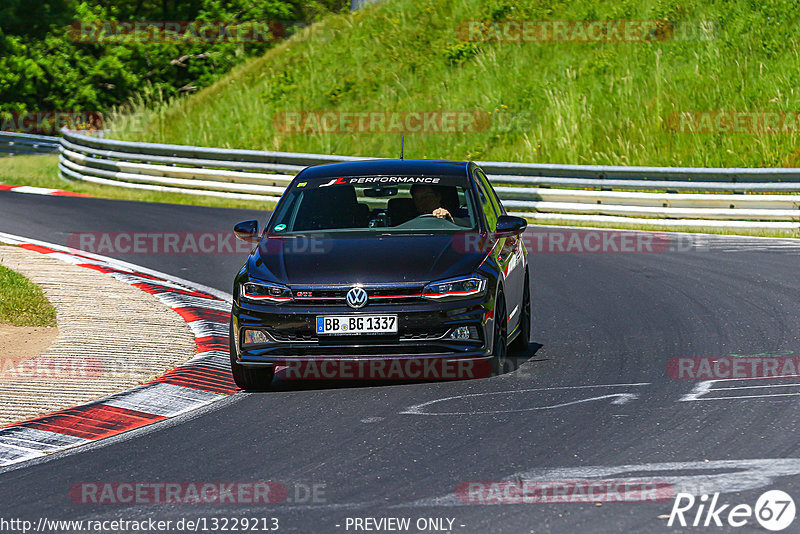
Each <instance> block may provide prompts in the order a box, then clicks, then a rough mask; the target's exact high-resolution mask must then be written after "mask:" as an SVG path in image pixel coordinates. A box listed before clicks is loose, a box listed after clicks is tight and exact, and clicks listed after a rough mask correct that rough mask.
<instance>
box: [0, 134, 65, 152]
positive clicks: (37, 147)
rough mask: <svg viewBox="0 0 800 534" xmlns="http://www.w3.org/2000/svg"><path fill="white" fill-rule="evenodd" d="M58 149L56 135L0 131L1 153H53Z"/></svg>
mask: <svg viewBox="0 0 800 534" xmlns="http://www.w3.org/2000/svg"><path fill="white" fill-rule="evenodd" d="M58 149H59V143H58V137H51V136H47V135H33V134H24V133H14V132H0V153H3V154H11V155H13V154H53V153H55V152H58Z"/></svg>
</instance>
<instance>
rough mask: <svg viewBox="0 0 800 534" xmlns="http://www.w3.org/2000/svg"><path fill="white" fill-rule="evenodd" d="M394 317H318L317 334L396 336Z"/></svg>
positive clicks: (395, 318) (395, 317) (395, 320)
mask: <svg viewBox="0 0 800 534" xmlns="http://www.w3.org/2000/svg"><path fill="white" fill-rule="evenodd" d="M396 333H397V316H396V315H321V316H320V315H318V316H317V334H339V335H358V334H396Z"/></svg>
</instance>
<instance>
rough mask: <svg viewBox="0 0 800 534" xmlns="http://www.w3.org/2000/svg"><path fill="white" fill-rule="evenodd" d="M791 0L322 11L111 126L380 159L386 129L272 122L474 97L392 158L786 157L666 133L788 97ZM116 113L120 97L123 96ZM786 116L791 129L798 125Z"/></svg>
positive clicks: (750, 142) (391, 137) (436, 0)
mask: <svg viewBox="0 0 800 534" xmlns="http://www.w3.org/2000/svg"><path fill="white" fill-rule="evenodd" d="M799 15H800V11H798V10H797V9H796V7H795V5H794V2H792V1H791V0H768V1H764V2H753V1H751V0H654V1H651V2H640V1H638V0H620V1H614V2H611V1H603V2H597V1H594V0H576V1H574V2H568V1H566V0H541V1H538V2H535V3H534V2H528V1H523V0H393V1H392V2H383V3H379V4H377V5H374V6H370V7H368V8H366V9H364V10H361V11H357V12H355V13H352V14H344V15H335V16H330V17H327V18H326V19H325V20H323V21H322V22H321V23H319V24H316V25H315V26H312V28H311V29H310V30H309V31H307V32H306V33H305V34H303V35H300V36H295V37H294V38H292V39H290V40H289V41H288V42H286V43H284V44H282V45H280V46H277V47H276V48H274V49H272V50H270V51H269V52H267V53H266V54H265V55H264V56H263V57H260V58H254V59H251V60H248V61H247V62H245V63H244V64H243V65H241V66H239V67H237V68H235V69H234V70H233V71H232V72H231V73H229V74H228V75H227V76H225V77H224V78H222V79H221V80H219V81H218V82H217V83H215V84H214V85H212V86H211V87H209V88H207V89H205V90H203V91H200V92H199V93H197V94H195V95H192V96H189V97H186V98H180V99H177V100H174V101H167V102H164V101H162V102H160V103H158V104H155V105H151V106H150V107H146V106H144V105H143V104H141V103H139V104H136V105H133V107H132V114H131V115H125V113H124V112H125V110H122V111H123V113H122V114H121V115H118V116H117V118H116V120H112V122H111V128H112V132H113V135H114V136H117V137H121V138H125V139H129V140H136V141H152V142H164V143H179V144H190V145H200V146H216V147H231V148H249V149H267V150H285V151H300V152H320V153H334V154H348V155H362V156H382V157H394V156H396V155H397V153H398V151H399V145H400V140H399V135H398V134H392V133H356V134H353V133H316V134H311V133H309V134H297V133H283V132H281V131H279V129H277V128H276V127H275V124H274V123H273V121H274V119H275V117H276V116H278V114H279V113H280V112H283V111H302V110H339V111H373V110H389V111H394V110H406V111H408V110H416V111H424V110H480V111H483V112H487V113H488V112H491V113H492V115H491V117H492V122H491V126H490V127H489V128H488V129H487V130H486V131H483V132H477V133H463V134H443V133H439V134H435V133H428V134H407V135H406V141H405V144H406V147H405V153H406V156H407V157H425V158H451V159H474V160H499V161H527V162H543V163H574V164H622V165H666V166H698V167H718V166H719V167H739V166H741V167H754V166H759V167H761V166H766V167H798V166H800V149H798V148H797V147H798V146H800V145H799V144H798V141H800V135H799V134H798V133H797V131H795V132H793V133H787V134H745V133H736V134H731V133H713V134H705V133H676V132H674V131H673V130H672V129H670V127H669V124H668V121H669V117H670V116H671V115H672V114H673V113H674V112H678V111H705V110H710V111H716V110H728V111H795V112H796V111H797V110H800V91H798V90H797V87H798V86H800V83H799V82H800V68H798V64H800V31H798V30H800V25H799V24H798V16H799ZM602 19H614V20H620V19H623V20H661V21H663V20H667V21H670V22H671V23H673V24H674V25H675V27H676V28H677V31H676V37H675V38H674V39H671V40H665V41H652V42H628V43H625V42H616V43H615V42H594V43H581V42H566V43H565V42H538V43H534V42H524V43H512V42H504V43H498V42H482V43H470V42H464V41H462V40H460V39H459V36H458V29H459V25H460V23H462V22H463V21H468V20H480V21H484V22H490V21H504V20H602ZM128 111H131V110H128ZM798 128H800V127H798Z"/></svg>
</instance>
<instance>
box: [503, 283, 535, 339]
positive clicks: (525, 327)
mask: <svg viewBox="0 0 800 534" xmlns="http://www.w3.org/2000/svg"><path fill="white" fill-rule="evenodd" d="M524 291H525V292H524V293H523V295H522V309H521V310H520V316H519V320H520V330H519V334H517V338H516V339H515V340H514V341H512V342H511V344H510V345H509V346H508V348H509V349H510V350H512V351H513V352H526V351H527V350H528V345H529V343H530V339H531V287H530V280H529V279H528V271H525V290H524Z"/></svg>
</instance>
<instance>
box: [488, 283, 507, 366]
mask: <svg viewBox="0 0 800 534" xmlns="http://www.w3.org/2000/svg"><path fill="white" fill-rule="evenodd" d="M507 357H508V320H507V319H506V301H505V297H503V294H502V293H498V294H497V301H496V302H495V305H494V342H493V343H492V360H491V361H492V374H494V375H501V374H503V369H504V367H505V364H506V362H507Z"/></svg>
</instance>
